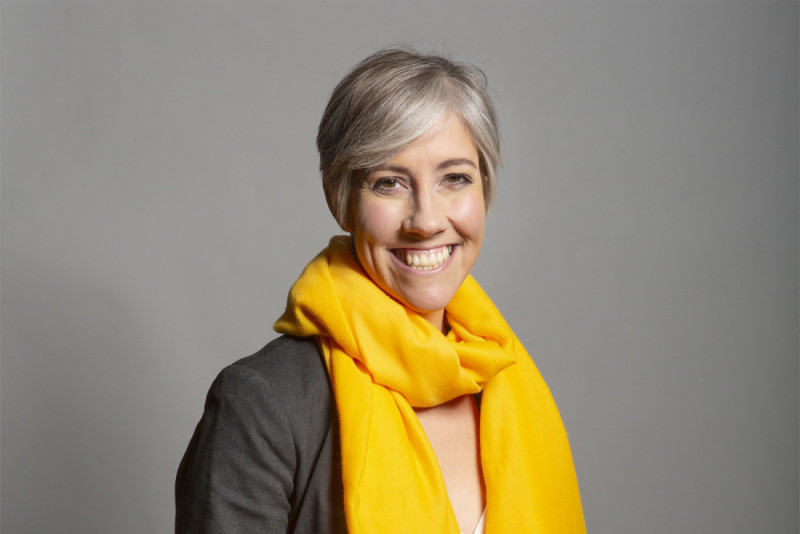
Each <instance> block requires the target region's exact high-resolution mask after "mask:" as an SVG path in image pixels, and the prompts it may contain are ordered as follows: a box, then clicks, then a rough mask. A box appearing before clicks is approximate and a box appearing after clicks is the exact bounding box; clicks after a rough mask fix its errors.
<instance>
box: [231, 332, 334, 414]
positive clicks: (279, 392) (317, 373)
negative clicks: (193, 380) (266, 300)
mask: <svg viewBox="0 0 800 534" xmlns="http://www.w3.org/2000/svg"><path fill="white" fill-rule="evenodd" d="M242 374H246V375H248V376H249V377H250V381H251V382H252V381H255V382H257V383H260V384H262V385H263V387H265V388H268V389H269V390H270V392H271V394H270V397H272V398H273V399H276V400H279V401H280V403H281V404H282V405H283V410H284V412H285V413H286V414H287V415H288V416H289V417H290V418H291V419H293V420H294V421H304V420H305V421H308V420H309V418H311V420H315V419H316V420H319V419H327V418H329V417H330V416H331V415H332V413H331V411H332V409H333V404H332V403H333V399H332V397H333V395H332V390H331V384H330V379H329V377H328V370H327V369H326V367H325V362H324V361H323V359H322V354H321V353H320V350H319V348H318V346H317V343H316V340H315V339H314V338H313V337H293V336H287V335H282V336H280V337H278V338H276V339H274V340H272V341H270V342H269V343H268V344H267V345H266V346H265V347H263V348H262V349H261V350H259V351H258V352H256V353H255V354H252V355H250V356H247V357H245V358H242V359H240V360H238V361H236V362H234V363H233V364H231V365H229V366H228V367H227V368H226V369H223V371H222V372H221V373H220V377H221V378H223V379H224V377H225V376H226V375H228V376H230V375H234V376H241V375H242ZM237 382H238V380H237ZM252 386H253V385H252V384H251V385H250V386H249V387H252ZM301 426H305V425H301ZM323 426H324V425H323Z"/></svg>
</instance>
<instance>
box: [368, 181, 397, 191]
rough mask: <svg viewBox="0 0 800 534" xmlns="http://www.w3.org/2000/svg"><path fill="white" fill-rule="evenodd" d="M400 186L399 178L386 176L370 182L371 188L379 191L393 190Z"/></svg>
mask: <svg viewBox="0 0 800 534" xmlns="http://www.w3.org/2000/svg"><path fill="white" fill-rule="evenodd" d="M399 188H400V180H398V179H397V178H392V177H386V178H378V179H377V180H375V181H374V182H373V183H372V190H373V191H377V192H379V193H381V192H385V193H388V192H391V191H395V190H397V189H399Z"/></svg>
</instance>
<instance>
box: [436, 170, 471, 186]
mask: <svg viewBox="0 0 800 534" xmlns="http://www.w3.org/2000/svg"><path fill="white" fill-rule="evenodd" d="M443 182H444V183H445V184H447V185H469V184H471V183H472V178H470V177H469V176H468V175H466V174H458V173H457V174H447V175H445V177H444V180H443Z"/></svg>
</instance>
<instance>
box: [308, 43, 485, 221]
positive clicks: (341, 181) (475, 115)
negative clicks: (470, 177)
mask: <svg viewBox="0 0 800 534" xmlns="http://www.w3.org/2000/svg"><path fill="white" fill-rule="evenodd" d="M449 114H453V115H455V116H457V117H459V118H460V119H461V120H462V122H463V123H464V125H465V126H466V128H467V129H468V130H469V132H470V134H471V135H472V139H473V140H474V142H475V145H476V147H477V149H478V156H479V160H480V161H479V165H480V173H481V177H482V181H483V196H484V201H485V203H486V206H487V209H488V206H489V204H490V203H491V200H492V194H493V190H494V183H495V172H496V170H497V167H498V166H499V165H500V132H499V130H498V127H497V117H496V113H495V110H494V106H493V105H492V102H491V99H490V98H489V94H488V85H487V81H486V76H485V75H484V74H483V72H482V71H481V70H480V69H478V68H477V67H474V66H472V65H468V64H464V63H457V62H455V61H451V60H449V59H447V58H444V57H441V56H438V55H423V54H420V53H418V52H416V51H414V50H412V49H409V48H389V49H385V50H381V51H379V52H377V53H375V54H372V55H371V56H369V57H367V58H366V59H364V60H363V61H361V63H359V64H358V65H356V66H355V68H353V70H352V71H351V72H350V73H349V74H348V75H347V76H345V77H344V79H343V80H342V81H341V82H339V85H337V86H336V89H334V91H333V95H332V96H331V99H330V101H329V102H328V106H327V107H326V108H325V113H324V114H323V115H322V120H321V121H320V123H319V132H318V134H317V149H318V150H319V160H320V164H319V167H320V171H322V187H323V189H324V190H325V198H326V199H327V201H328V207H329V208H330V210H331V213H333V216H334V217H335V218H336V221H337V222H338V223H339V225H340V226H342V227H344V226H345V225H346V224H348V223H347V214H348V204H349V200H350V196H351V192H352V190H353V188H354V187H357V186H358V183H357V182H358V181H359V180H360V179H361V177H363V176H364V174H365V173H366V172H369V170H370V169H371V168H374V167H376V166H378V165H381V164H383V163H386V162H387V161H389V160H390V159H392V157H393V156H394V155H395V154H397V153H398V152H401V151H402V150H403V149H404V148H405V147H407V146H408V145H409V144H411V143H412V142H413V141H414V140H416V139H417V138H419V137H420V136H422V135H423V134H425V133H426V132H428V131H429V130H430V129H431V128H433V127H434V126H437V125H438V124H439V123H440V122H441V120H442V119H443V118H445V117H446V116H447V115H449Z"/></svg>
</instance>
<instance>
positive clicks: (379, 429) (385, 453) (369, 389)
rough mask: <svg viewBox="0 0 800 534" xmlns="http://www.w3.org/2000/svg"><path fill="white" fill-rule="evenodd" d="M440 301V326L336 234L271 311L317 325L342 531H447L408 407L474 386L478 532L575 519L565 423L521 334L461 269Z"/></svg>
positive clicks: (430, 457)
mask: <svg viewBox="0 0 800 534" xmlns="http://www.w3.org/2000/svg"><path fill="white" fill-rule="evenodd" d="M445 314H446V321H447V324H448V325H449V326H450V331H449V332H448V334H447V335H446V336H445V335H443V334H442V333H441V332H440V331H438V330H437V329H436V328H434V327H433V325H431V324H430V323H429V322H428V321H427V320H425V319H424V318H423V317H421V316H420V315H419V314H417V313H416V312H414V311H413V310H410V309H408V308H406V307H405V306H403V305H402V304H400V303H398V302H397V301H395V300H393V299H392V298H391V297H389V296H388V295H387V294H386V293H384V292H383V291H382V290H381V289H380V288H379V287H378V286H376V285H375V283H374V282H372V280H370V278H369V277H368V276H367V275H366V274H365V273H364V271H363V270H362V269H361V268H360V267H359V266H358V265H357V264H356V262H355V261H354V260H353V257H352V255H351V246H350V239H349V237H346V236H337V237H334V238H333V239H331V241H330V244H329V246H328V247H327V248H326V249H325V250H323V251H322V252H321V253H320V254H319V255H318V256H317V257H316V258H314V260H312V261H311V263H310V264H309V265H308V266H307V267H306V268H305V270H304V271H303V273H302V274H301V275H300V278H299V279H298V280H297V282H295V284H294V286H293V287H292V289H291V291H290V293H289V299H288V303H287V307H286V311H285V312H284V314H283V316H282V317H281V318H280V319H279V320H278V321H277V322H276V323H275V330H276V331H277V332H280V333H285V334H291V335H295V336H316V337H317V339H318V343H319V345H320V347H321V349H322V352H323V355H324V358H325V362H326V364H327V366H328V372H329V374H330V378H331V384H332V386H333V393H334V396H335V398H336V405H337V409H338V412H339V426H340V434H341V451H342V480H343V485H344V501H345V516H346V518H347V526H348V530H349V531H350V532H351V533H353V534H362V533H381V534H387V533H395V532H396V533H401V532H402V533H407V532H434V533H448V534H449V533H453V534H457V533H458V532H460V531H459V527H458V524H457V523H456V518H455V514H454V513H453V509H452V507H451V505H450V501H449V499H448V497H447V490H446V488H445V484H444V479H443V478H442V474H441V470H440V469H439V464H438V462H437V460H436V456H435V454H434V452H433V449H432V448H431V446H430V443H429V442H428V439H427V437H426V435H425V432H424V430H423V429H422V426H421V425H420V423H419V420H418V419H417V416H416V414H415V413H414V408H415V407H429V406H436V405H439V404H442V403H444V402H447V401H449V400H451V399H454V398H456V397H459V396H461V395H472V394H475V393H478V392H480V391H483V394H482V399H481V410H480V451H481V465H482V468H483V475H484V481H485V484H486V503H487V508H486V531H487V533H489V534H499V533H506V532H507V533H514V534H520V533H529V532H531V533H570V534H571V533H584V532H586V528H585V526H584V520H583V512H582V509H581V503H580V495H579V492H578V482H577V478H576V476H575V469H574V467H573V463H572V455H571V453H570V448H569V442H568V440H567V434H566V432H565V430H564V426H563V424H562V422H561V417H560V416H559V414H558V409H557V408H556V405H555V402H554V401H553V397H552V395H551V394H550V391H549V389H548V388H547V385H546V384H545V382H544V380H543V379H542V377H541V375H540V374H539V372H538V370H537V369H536V367H535V365H534V364H533V362H532V361H531V359H530V357H529V356H528V354H527V352H526V351H525V349H524V348H523V346H522V344H521V343H520V342H519V340H518V339H517V338H516V336H515V335H514V333H513V332H512V331H511V328H510V327H509V326H508V324H506V322H505V320H504V319H503V317H502V316H501V315H500V312H499V311H498V310H497V308H495V306H494V304H492V302H491V300H489V297H488V296H487V295H486V294H485V293H484V292H483V290H482V289H481V288H480V287H479V286H478V284H477V282H475V280H474V279H473V278H472V277H471V276H469V277H468V278H467V279H466V280H465V281H464V283H463V284H462V286H461V288H460V289H459V290H458V291H457V292H456V294H455V296H454V297H453V299H452V301H451V302H450V304H449V305H448V306H447V307H446V309H445Z"/></svg>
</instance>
